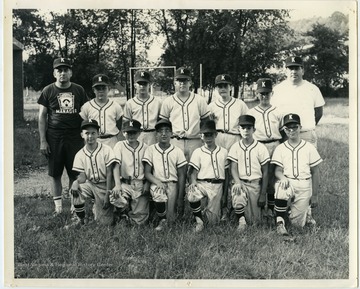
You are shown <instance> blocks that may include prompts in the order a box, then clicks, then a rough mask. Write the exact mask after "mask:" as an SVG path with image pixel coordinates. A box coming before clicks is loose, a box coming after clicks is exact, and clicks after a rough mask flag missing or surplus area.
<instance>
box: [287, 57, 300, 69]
mask: <svg viewBox="0 0 360 289" xmlns="http://www.w3.org/2000/svg"><path fill="white" fill-rule="evenodd" d="M285 65H286V67H290V66H303V60H302V58H301V57H299V56H290V57H288V58H286V60H285Z"/></svg>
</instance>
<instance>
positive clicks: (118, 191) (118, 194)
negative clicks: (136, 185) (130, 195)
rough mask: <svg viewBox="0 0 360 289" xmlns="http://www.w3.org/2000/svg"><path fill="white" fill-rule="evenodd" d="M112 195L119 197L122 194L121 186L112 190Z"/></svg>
mask: <svg viewBox="0 0 360 289" xmlns="http://www.w3.org/2000/svg"><path fill="white" fill-rule="evenodd" d="M111 194H112V196H113V197H114V198H115V199H117V198H118V197H119V196H120V194H121V186H115V187H114V188H113V189H112V191H111Z"/></svg>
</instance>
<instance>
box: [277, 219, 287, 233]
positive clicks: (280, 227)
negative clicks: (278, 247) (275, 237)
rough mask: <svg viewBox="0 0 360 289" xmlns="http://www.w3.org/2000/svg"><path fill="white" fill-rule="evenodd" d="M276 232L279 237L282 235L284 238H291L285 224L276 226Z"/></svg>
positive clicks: (278, 223)
mask: <svg viewBox="0 0 360 289" xmlns="http://www.w3.org/2000/svg"><path fill="white" fill-rule="evenodd" d="M276 232H277V233H278V234H279V235H282V236H289V233H288V231H287V230H286V228H285V225H284V223H283V222H277V224H276Z"/></svg>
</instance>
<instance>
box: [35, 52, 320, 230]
mask: <svg viewBox="0 0 360 289" xmlns="http://www.w3.org/2000/svg"><path fill="white" fill-rule="evenodd" d="M285 67H286V74H287V78H286V79H285V80H284V81H282V82H280V83H279V84H277V85H274V87H273V83H272V80H271V79H270V78H260V79H259V80H258V81H257V89H256V94H257V97H258V99H259V104H258V105H256V106H255V107H253V108H251V109H249V108H248V107H247V105H246V103H245V102H243V101H242V100H241V99H238V98H234V97H233V96H232V93H231V92H232V90H233V85H232V79H231V76H230V75H229V74H219V75H217V76H216V77H215V89H216V92H217V93H216V95H217V97H216V98H214V99H213V100H212V102H210V103H209V104H208V103H207V101H206V99H205V98H204V97H203V96H201V95H198V94H196V93H194V92H193V90H192V84H193V83H192V81H191V80H192V77H191V71H190V70H189V69H188V68H185V67H180V68H178V69H177V70H176V72H175V76H174V87H175V93H174V94H173V95H171V96H168V97H166V98H165V99H164V100H161V99H160V98H158V97H155V96H153V95H151V94H150V85H151V82H152V77H151V74H150V72H148V71H146V70H138V71H137V72H136V73H135V76H134V83H135V89H136V95H135V96H134V97H133V98H131V99H129V100H127V102H126V104H125V106H124V107H122V106H120V104H119V103H118V102H116V101H114V100H113V99H110V98H109V96H108V94H109V85H110V80H109V78H108V76H107V75H105V74H97V75H95V76H94V77H93V79H92V89H93V92H94V94H95V98H93V99H91V100H89V99H88V96H87V95H86V93H85V90H84V88H83V87H82V86H80V85H78V84H76V83H73V82H71V77H72V64H71V62H70V60H69V59H66V58H57V59H55V60H54V63H53V68H54V70H53V75H54V77H55V79H56V81H55V82H54V83H52V84H50V85H48V86H46V87H45V88H44V89H43V91H42V92H41V95H40V97H39V99H38V104H39V133H40V151H41V153H42V154H43V155H44V156H45V157H46V158H47V160H48V174H49V176H50V179H51V191H52V195H53V200H54V204H55V211H54V215H59V214H64V212H63V208H62V199H63V197H64V192H66V190H64V189H63V185H62V181H61V179H62V174H63V171H64V168H65V169H66V171H67V174H68V177H69V196H70V198H71V213H72V214H73V218H72V224H70V225H74V226H83V225H86V223H87V220H88V218H87V215H88V213H89V206H92V212H93V216H94V219H95V221H96V222H97V223H99V224H103V225H114V224H116V223H118V222H126V223H127V224H129V225H132V226H137V225H146V224H149V223H154V222H149V221H150V219H151V218H153V217H154V216H153V215H154V214H155V212H156V214H155V215H156V220H155V225H154V228H155V230H156V231H162V230H165V231H166V230H167V229H169V227H170V226H172V224H173V223H174V222H175V221H176V220H178V219H181V218H182V217H183V216H184V212H185V210H184V208H185V205H186V206H189V207H190V209H191V212H192V214H193V220H194V222H193V225H191V226H194V228H193V230H194V231H195V232H201V231H203V230H204V229H206V227H207V226H210V225H213V224H218V223H223V222H224V223H226V222H229V219H230V216H235V217H236V222H237V225H236V228H237V230H238V231H239V232H243V231H245V230H246V228H247V227H248V226H253V225H257V224H261V223H262V222H263V220H264V216H265V217H266V218H267V219H271V220H272V222H273V223H274V224H275V225H276V232H277V233H278V234H280V235H288V228H287V227H288V226H297V227H304V226H306V225H312V226H314V225H316V221H315V220H314V218H313V217H312V208H314V207H316V206H317V195H318V191H319V182H320V181H319V178H320V176H319V166H318V165H319V164H320V163H321V162H322V158H321V157H320V155H319V153H318V151H317V137H316V132H315V127H316V124H317V123H318V122H319V120H320V119H321V117H322V114H323V106H324V104H325V101H324V98H323V96H322V94H321V92H320V90H319V88H318V87H316V86H315V85H314V84H311V83H310V82H308V81H307V80H305V79H303V75H304V64H303V60H302V58H300V57H298V56H290V57H288V58H287V59H286V60H285ZM120 135H121V137H120ZM86 204H88V206H86ZM152 212H153V214H152Z"/></svg>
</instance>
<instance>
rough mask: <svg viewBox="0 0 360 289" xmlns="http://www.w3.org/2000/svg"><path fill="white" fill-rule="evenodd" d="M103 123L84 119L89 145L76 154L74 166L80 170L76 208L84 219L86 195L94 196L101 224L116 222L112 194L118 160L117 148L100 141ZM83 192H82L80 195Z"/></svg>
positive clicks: (83, 132) (75, 189) (74, 193)
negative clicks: (115, 150) (114, 172)
mask: <svg viewBox="0 0 360 289" xmlns="http://www.w3.org/2000/svg"><path fill="white" fill-rule="evenodd" d="M99 129H100V126H99V124H98V123H97V121H96V120H93V119H89V120H84V121H83V122H82V124H81V137H82V138H83V139H84V142H85V146H84V147H83V148H82V149H81V150H80V151H78V153H77V154H76V155H75V159H74V165H73V170H74V171H77V172H79V176H78V178H77V179H76V180H75V181H74V182H73V184H72V186H71V190H70V192H71V194H72V196H73V201H74V206H75V212H76V214H77V216H78V217H79V218H80V220H81V223H84V218H85V202H84V201H79V199H80V200H83V198H91V199H93V200H94V214H95V220H96V221H98V222H99V223H101V224H106V225H110V224H112V223H113V207H112V205H111V204H110V199H109V195H110V192H111V189H112V187H113V173H112V171H113V164H114V162H115V161H116V160H115V156H114V152H113V150H112V149H111V148H110V147H109V146H107V145H105V144H102V143H100V142H98V141H97V139H98V136H99ZM80 195H81V196H80Z"/></svg>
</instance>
